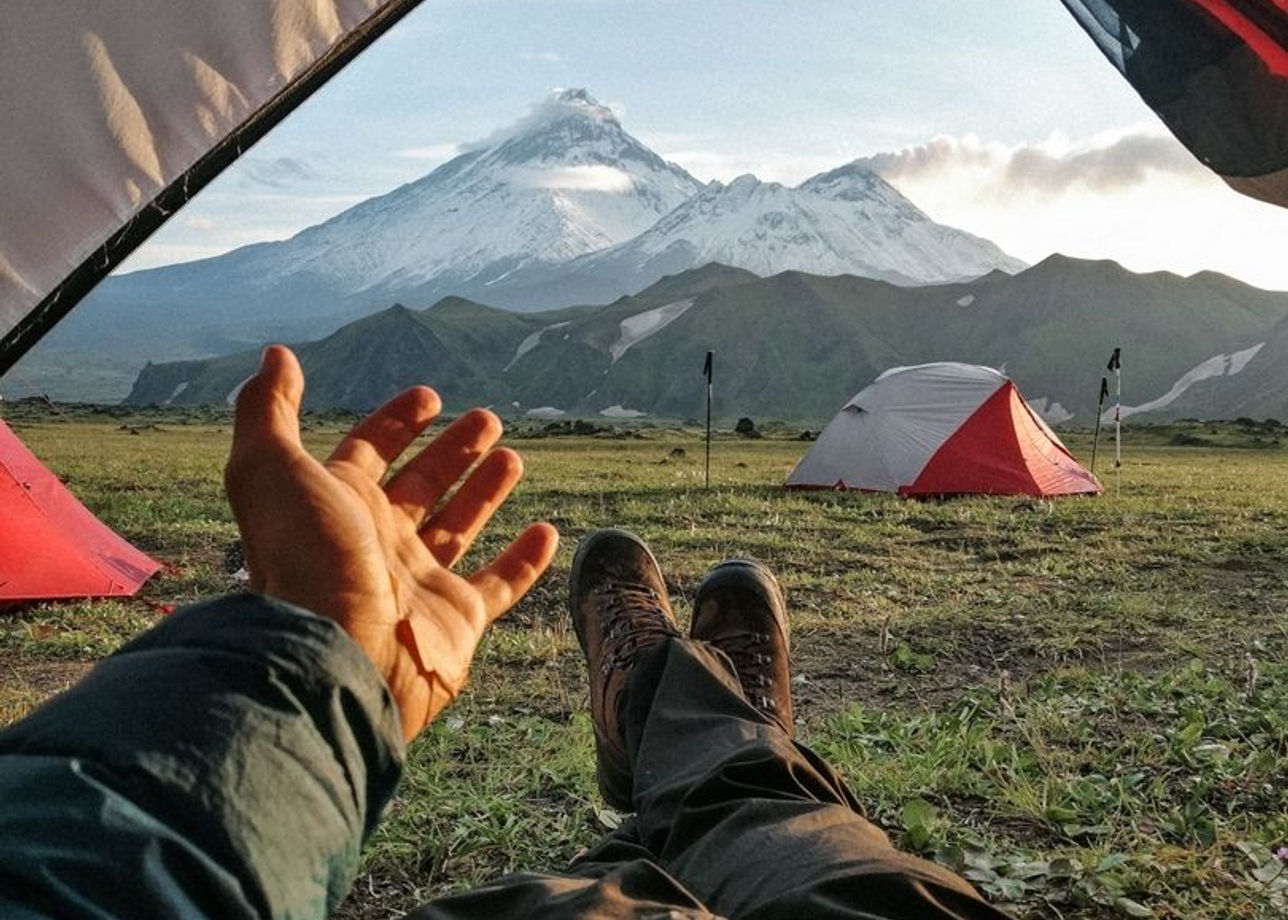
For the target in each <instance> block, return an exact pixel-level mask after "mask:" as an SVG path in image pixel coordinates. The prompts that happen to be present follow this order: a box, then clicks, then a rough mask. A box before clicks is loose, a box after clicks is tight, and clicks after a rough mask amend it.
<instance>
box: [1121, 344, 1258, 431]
mask: <svg viewBox="0 0 1288 920" xmlns="http://www.w3.org/2000/svg"><path fill="white" fill-rule="evenodd" d="M1265 344H1266V343H1265V342H1258V343H1257V344H1256V345H1253V346H1252V347H1251V348H1245V349H1244V350H1243V351H1236V352H1234V353H1233V354H1228V355H1213V356H1212V357H1210V358H1208V359H1207V360H1206V361H1204V362H1202V363H1201V364H1199V365H1197V366H1195V367H1192V368H1190V369H1189V370H1188V371H1186V372H1185V373H1184V374H1182V375H1181V378H1180V379H1179V380H1177V381H1176V382H1175V383H1174V384H1172V388H1171V389H1170V390H1168V391H1167V392H1166V393H1164V394H1163V395H1162V396H1160V397H1158V399H1151V400H1150V401H1149V402H1147V403H1141V404H1140V405H1139V406H1123V407H1122V417H1123V418H1126V417H1127V416H1129V415H1137V414H1139V413H1141V412H1151V411H1153V410H1155V409H1162V408H1163V407H1164V406H1167V405H1170V404H1171V403H1174V402H1175V401H1176V400H1177V399H1178V398H1179V397H1180V395H1181V394H1182V393H1184V392H1185V391H1186V390H1188V389H1189V388H1190V387H1192V386H1194V384H1196V383H1198V382H1199V381H1201V380H1210V379H1211V378H1213V377H1233V376H1234V375H1235V374H1237V373H1239V372H1240V371H1242V370H1243V369H1244V368H1245V367H1247V366H1248V362H1249V361H1251V360H1252V359H1253V358H1255V357H1256V356H1257V352H1259V351H1261V349H1262V348H1264V347H1265ZM1102 417H1103V418H1105V419H1112V418H1113V410H1112V409H1109V410H1107V411H1106V412H1105V414H1104V416H1102Z"/></svg>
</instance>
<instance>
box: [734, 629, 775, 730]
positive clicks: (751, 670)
mask: <svg viewBox="0 0 1288 920" xmlns="http://www.w3.org/2000/svg"><path fill="white" fill-rule="evenodd" d="M770 639H771V637H770V635H769V634H768V633H763V632H757V631H754V630H739V631H736V632H730V633H726V634H725V635H723V636H721V637H720V650H721V651H722V652H724V653H725V654H726V655H728V656H729V660H730V661H732V662H733V666H734V668H735V669H736V670H737V671H738V678H739V681H740V682H741V684H742V687H743V692H744V693H746V694H747V696H748V697H753V698H752V699H750V700H749V702H750V703H752V704H753V705H755V706H756V707H757V708H758V709H760V710H761V711H762V712H765V711H769V712H777V711H778V703H777V702H776V701H775V700H774V696H773V688H774V681H773V679H772V678H771V677H770V674H771V673H772V669H771V665H773V663H774V658H773V656H772V655H770V654H768V651H767V650H768V649H770V648H772V646H771V645H770Z"/></svg>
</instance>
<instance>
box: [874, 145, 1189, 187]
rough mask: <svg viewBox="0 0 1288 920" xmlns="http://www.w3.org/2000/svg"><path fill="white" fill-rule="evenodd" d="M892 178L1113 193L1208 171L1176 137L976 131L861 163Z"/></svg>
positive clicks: (882, 154) (890, 153) (885, 154)
mask: <svg viewBox="0 0 1288 920" xmlns="http://www.w3.org/2000/svg"><path fill="white" fill-rule="evenodd" d="M858 162H859V163H861V164H863V165H865V166H868V167H869V168H871V169H872V170H873V171H874V172H876V173H878V174H879V175H880V176H882V177H883V178H885V179H888V180H889V181H891V182H896V183H897V182H899V181H900V180H905V181H913V182H917V181H928V180H934V179H939V178H945V177H947V176H949V175H951V174H958V175H963V174H967V173H969V174H971V175H973V176H974V177H975V179H976V181H978V180H980V179H984V180H985V181H986V182H987V183H988V184H989V187H991V190H992V191H993V192H994V193H996V194H1012V195H1013V194H1015V193H1028V194H1035V195H1060V194H1064V193H1067V192H1070V191H1085V192H1097V193H1112V192H1119V191H1125V190H1127V189H1130V188H1134V187H1137V186H1140V185H1143V184H1145V183H1146V182H1148V181H1150V180H1152V179H1154V178H1157V177H1174V178H1181V179H1192V180H1205V179H1206V178H1207V176H1208V173H1207V170H1206V169H1205V168H1204V167H1203V166H1202V165H1201V164H1200V163H1199V162H1198V161H1197V160H1196V159H1194V157H1193V156H1191V155H1190V154H1189V152H1188V151H1186V150H1185V148H1184V147H1182V146H1181V144H1180V143H1179V142H1178V141H1177V140H1176V139H1175V138H1173V137H1171V136H1170V135H1162V134H1155V133H1152V132H1136V133H1130V134H1123V135H1119V136H1117V137H1112V138H1106V139H1101V140H1100V141H1099V142H1094V141H1093V142H1092V143H1090V144H1088V145H1085V146H1083V147H1080V148H1073V149H1068V148H1065V147H1063V146H1062V145H1059V144H1057V143H1054V142H1052V143H1048V144H1022V145H1020V146H1017V147H1007V146H1004V145H1002V144H997V143H984V142H982V141H980V140H979V139H978V138H976V137H972V136H967V137H937V138H935V139H933V140H931V141H928V142H926V143H924V144H919V145H917V146H915V147H905V148H904V149H903V150H899V151H894V152H889V153H879V154H876V155H875V156H870V157H864V158H862V159H860V160H859V161H858Z"/></svg>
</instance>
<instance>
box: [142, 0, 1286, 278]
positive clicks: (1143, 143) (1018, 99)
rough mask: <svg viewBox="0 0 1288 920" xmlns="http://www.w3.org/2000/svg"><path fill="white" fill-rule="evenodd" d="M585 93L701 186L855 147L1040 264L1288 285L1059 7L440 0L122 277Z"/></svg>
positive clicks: (292, 122) (1272, 232) (814, 169)
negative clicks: (1118, 266)
mask: <svg viewBox="0 0 1288 920" xmlns="http://www.w3.org/2000/svg"><path fill="white" fill-rule="evenodd" d="M570 87H583V88H585V89H587V90H589V91H590V93H591V94H592V95H593V96H595V97H596V98H597V99H598V100H599V101H601V102H603V103H605V104H607V105H609V106H611V107H612V108H613V109H614V110H615V111H616V112H617V114H618V117H619V118H620V119H621V121H622V124H623V126H624V127H625V128H626V130H627V131H629V132H630V133H631V134H633V135H635V136H636V137H638V138H639V139H640V140H642V141H643V142H644V143H646V144H648V145H649V146H650V147H652V148H653V149H654V150H655V151H657V152H658V153H659V154H661V155H662V156H663V157H665V158H666V159H669V160H672V161H674V162H676V163H678V164H679V165H681V166H683V167H684V168H686V169H687V170H689V171H690V172H691V173H693V175H695V176H696V177H697V178H699V179H701V180H703V181H708V180H712V179H720V180H723V181H728V180H730V179H733V178H735V177H736V176H738V175H740V174H743V173H748V172H750V173H754V174H755V175H756V176H758V177H759V178H761V179H764V180H773V181H779V182H784V183H788V184H796V183H799V182H801V181H803V180H805V179H807V178H809V177H810V176H811V175H814V174H816V173H818V172H822V171H824V170H826V169H831V168H833V167H836V166H839V165H841V164H843V163H846V162H849V161H851V160H855V159H862V160H865V161H867V162H869V163H870V164H871V165H872V166H874V168H876V169H877V170H878V171H879V172H880V173H881V174H882V175H883V176H885V177H886V178H887V179H888V180H889V181H891V182H892V183H893V184H894V185H895V186H896V187H897V188H899V190H900V191H902V192H903V193H904V194H905V195H907V196H908V197H909V198H910V199H911V200H912V201H913V202H914V203H916V204H917V205H918V206H919V207H921V209H922V210H923V211H925V212H926V213H928V214H929V215H930V216H931V217H932V218H934V219H935V220H938V221H940V222H942V223H946V224H950V225H953V226H956V227H960V228H962V229H965V230H969V231H971V232H973V233H976V234H978V235H980V236H984V237H987V238H989V239H991V240H993V241H994V242H996V243H997V244H998V245H1000V246H1001V247H1002V248H1003V249H1005V250H1006V251H1008V252H1009V253H1011V254H1012V255H1015V256H1017V257H1019V258H1021V259H1024V260H1026V261H1028V262H1037V261H1040V260H1041V259H1043V258H1045V257H1046V256H1047V255H1049V254H1051V253H1052V252H1061V253H1065V254H1067V255H1072V256H1077V257H1082V258H1108V259H1114V260H1117V261H1118V262H1121V263H1122V264H1123V265H1125V266H1127V267H1128V268H1130V269H1132V270H1135V271H1154V270H1170V271H1174V272H1177V273H1179V274H1185V275H1188V274H1192V273H1194V272H1196V271H1201V270H1205V269H1212V270H1216V271H1220V272H1224V273H1226V274H1230V275H1233V276H1234V277H1237V278H1240V279H1242V280H1244V281H1247V282H1249V283H1252V284H1255V285H1258V286H1260V287H1267V288H1273V289H1277V290H1288V259H1284V258H1283V256H1282V253H1284V252H1285V251H1288V210H1285V209H1281V208H1276V207H1274V206H1271V205H1267V204H1263V203H1260V202H1256V201H1253V200H1251V199H1248V198H1245V197H1243V196H1241V195H1239V194H1237V193H1235V192H1233V191H1231V190H1230V189H1228V188H1227V187H1226V186H1225V185H1224V184H1223V183H1222V182H1221V181H1220V180H1219V179H1217V178H1216V177H1215V176H1213V175H1212V174H1211V173H1209V172H1208V171H1206V170H1205V169H1204V168H1203V167H1201V166H1200V165H1199V164H1198V163H1197V161H1195V160H1194V159H1193V157H1191V156H1190V155H1189V154H1188V153H1187V152H1186V151H1185V150H1184V148H1182V147H1181V146H1180V145H1179V144H1178V143H1177V142H1176V141H1174V140H1173V139H1172V138H1171V136H1170V135H1169V134H1168V133H1167V132H1166V129H1165V128H1163V126H1162V124H1161V122H1160V121H1159V120H1158V119H1157V117H1156V116H1154V114H1153V113H1152V112H1151V111H1150V110H1149V108H1148V107H1147V106H1146V105H1145V104H1144V103H1143V102H1141V101H1140V100H1139V99H1138V98H1137V96H1136V95H1135V93H1134V91H1133V90H1132V89H1131V88H1130V86H1129V85H1128V84H1127V82H1126V81H1125V80H1123V79H1122V78H1121V77H1120V76H1119V74H1118V73H1117V71H1115V70H1114V69H1113V68H1112V67H1111V66H1110V65H1109V63H1108V62H1107V61H1106V60H1105V59H1104V58H1103V57H1102V55H1101V53H1100V51H1099V50H1098V49H1097V48H1096V47H1095V45H1094V44H1093V43H1092V42H1091V41H1090V39H1088V38H1087V37H1086V36H1085V35H1084V34H1083V32H1082V31H1081V29H1080V28H1079V27H1078V26H1077V24H1076V23H1075V22H1074V20H1073V18H1072V17H1071V16H1070V15H1069V14H1068V13H1067V12H1066V11H1065V9H1064V7H1063V5H1062V4H1061V3H1060V2H1058V0H901V2H899V3H888V2H877V0H794V2H792V3H790V4H788V3H783V2H781V0H426V2H424V3H423V4H422V5H421V6H420V7H418V8H417V9H416V10H415V11H414V12H412V13H411V14H410V15H408V17H407V18H406V19H405V20H403V22H401V23H400V24H399V25H398V26H396V27H395V29H394V30H393V31H392V32H390V33H389V34H388V35H386V36H385V37H384V38H382V39H380V40H379V41H378V42H377V43H376V44H375V45H374V46H373V47H372V48H371V49H369V50H368V51H367V52H365V53H364V54H363V55H361V56H360V57H359V58H358V59H357V60H356V61H355V62H354V63H352V64H351V65H349V67H348V68H346V69H345V70H344V71H343V72H342V73H341V74H340V75H339V76H337V77H336V78H334V79H333V80H332V81H331V82H330V83H328V84H327V85H326V86H324V87H323V88H322V89H321V90H320V91H319V92H318V93H317V94H316V95H315V96H314V97H313V98H311V99H310V100H309V101H307V102H306V103H304V105H302V106H301V107H300V108H299V109H298V110H297V111H296V112H295V113H294V114H293V115H291V116H290V117H289V118H288V119H287V120H286V121H285V122H284V123H283V124H282V125H280V126H279V127H277V128H276V129H274V130H273V132H272V133H270V134H269V136H268V137H266V138H265V139H264V140H263V141H261V142H260V143H259V144H258V145H257V146H256V147H255V148H253V149H252V150H251V151H250V152H248V153H247V154H246V155H244V156H243V157H242V159H241V160H240V161H239V162H238V163H237V164H235V165H234V166H233V167H231V168H230V169H229V170H228V171H227V172H226V173H225V174H224V175H223V176H221V177H220V178H219V179H217V180H216V181H215V182H214V183H212V184H211V185H210V186H209V187H208V188H207V189H206V190H205V191H203V192H202V193H201V194H200V195H199V196H198V197H197V198H196V199H195V200H194V201H193V202H191V203H190V204H189V205H188V206H187V207H186V208H185V209H183V210H182V211H181V212H180V213H179V214H178V215H176V216H175V217H174V218H173V219H172V220H171V221H170V223H169V224H168V225H166V227H165V228H164V229H162V230H161V231H160V232H159V233H158V234H157V235H156V236H154V237H153V238H152V240H150V241H149V242H148V243H147V244H145V245H144V247H142V248H141V249H140V250H139V251H138V252H137V253H136V254H135V255H134V256H133V257H131V259H130V260H128V261H127V262H126V264H125V266H124V267H123V269H122V270H123V271H131V270H135V269H139V268H147V267H152V266H156V265H163V264H167V263H171V262H178V261H186V260H190V259H196V258H204V257H208V256H212V255H217V254H219V253H222V252H225V251H228V250H230V249H233V248H236V247H238V246H242V245H246V244H248V243H253V242H260V241H264V240H275V239H285V238H287V237H289V236H291V235H292V234H294V233H296V232H298V231H299V230H302V229H304V228H305V227H308V226H311V225H313V224H315V223H318V222H320V221H322V220H324V219H326V218H328V217H330V216H332V215H334V214H337V213H339V212H340V211H342V210H344V209H345V208H347V207H349V206H351V205H353V204H356V203H357V202H359V201H362V200H364V199H366V198H369V197H371V196H374V195H379V194H382V193H384V192H388V191H390V190H392V189H393V188H396V187H397V186H398V185H401V184H403V183H405V182H409V181H412V180H414V179H417V178H420V177H421V176H423V175H424V174H426V173H427V172H429V171H431V170H432V169H433V168H434V167H436V166H438V165H440V164H442V163H444V162H446V161H447V160H448V159H450V158H451V157H452V156H453V155H454V154H455V153H456V152H457V151H459V150H460V149H461V148H462V146H463V145H466V144H469V143H471V142H474V141H477V140H479V139H481V138H484V137H487V136H488V135H490V134H492V133H493V132H495V131H496V130H497V129H499V128H502V127H504V126H506V125H508V124H510V123H512V122H514V121H516V120H518V119H519V118H521V117H523V116H524V115H525V114H526V113H527V112H528V111H529V109H530V108H531V106H532V105H534V104H536V103H538V102H540V101H541V100H542V99H544V98H545V97H546V96H547V95H549V93H550V92H551V91H553V90H556V89H564V88H570Z"/></svg>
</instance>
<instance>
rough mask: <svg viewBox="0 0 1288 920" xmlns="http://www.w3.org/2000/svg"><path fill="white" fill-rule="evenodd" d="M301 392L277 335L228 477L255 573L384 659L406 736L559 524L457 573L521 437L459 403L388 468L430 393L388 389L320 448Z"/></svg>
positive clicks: (296, 369)
mask: <svg viewBox="0 0 1288 920" xmlns="http://www.w3.org/2000/svg"><path fill="white" fill-rule="evenodd" d="M303 394H304V374H303V372H302V371H301V370H300V365H299V362H298V361H297V360H296V358H295V355H294V354H292V353H291V351H290V350H289V349H287V348H283V347H282V346H272V347H270V348H268V349H267V350H266V351H265V352H264V358H263V363H262V365H261V367H260V369H259V372H258V373H257V374H256V375H255V376H254V377H252V378H251V379H250V380H249V381H248V382H247V384H246V385H245V386H244V387H243V388H242V391H241V393H240V395H239V396H238V398H237V420H236V425H235V428H234V431H233V447H232V455H231V456H230V457H229V460H228V467H227V469H226V470H225V474H224V480H225V485H226V488H227V491H228V500H229V502H230V504H231V505H232V509H233V514H234V516H235V517H236V519H237V526H238V528H239V529H240V530H241V534H242V542H243V544H244V547H245V552H246V562H247V566H248V568H249V569H250V579H251V582H250V583H251V588H252V589H253V590H255V591H257V592H260V593H262V594H265V595H267V596H269V597H275V598H279V599H281V600H284V601H289V602H290V603H293V604H298V605H299V606H301V607H305V608H307V609H309V610H312V611H314V612H315V613H319V614H322V615H323V616H327V617H330V618H331V619H333V620H335V621H336V622H337V623H339V624H340V626H342V627H343V628H344V630H345V631H346V632H347V633H348V634H349V635H350V636H351V637H352V638H353V639H354V641H356V642H357V643H358V645H360V646H361V647H362V649H363V651H365V652H366V653H367V655H368V657H370V658H371V660H372V662H374V663H375V665H376V668H377V669H378V670H379V671H380V673H381V674H382V675H384V678H385V680H386V682H387V683H388V685H389V689H390V691H391V692H392V693H393V696H394V699H395V700H397V702H398V706H399V708H400V711H401V713H402V725H403V732H404V734H405V735H406V737H407V738H408V739H410V738H412V737H414V736H415V735H416V734H417V732H419V731H420V730H421V729H422V728H424V727H425V726H426V725H428V724H429V723H430V721H432V720H433V718H434V717H435V716H436V715H437V714H438V712H439V711H440V710H442V708H443V707H444V706H446V705H447V704H448V703H449V702H451V700H452V699H453V698H455V696H456V694H457V693H459V692H460V690H461V688H462V687H463V686H464V685H465V679H466V675H467V674H468V672H469V666H470V660H471V659H472V658H473V656H474V650H475V648H476V647H477V645H478V643H479V640H480V639H481V638H482V636H483V632H484V630H485V629H486V628H487V626H488V624H490V623H491V622H492V621H493V620H495V619H496V618H497V617H499V616H500V615H501V614H503V613H505V611H506V610H508V609H509V608H510V607H511V606H512V605H513V604H514V603H515V602H516V601H518V599H519V598H520V597H522V596H523V594H524V593H525V592H526V591H527V590H528V589H529V588H530V587H531V586H532V584H533V582H535V581H536V580H537V578H538V577H539V576H540V575H541V573H542V572H543V571H544V570H545V568H546V566H548V565H549V564H550V560H551V558H552V557H553V556H554V552H555V548H556V546H557V545H558V542H559V536H558V533H557V532H556V531H555V529H554V528H553V527H552V526H550V525H549V524H533V525H531V526H530V527H528V528H527V529H526V530H525V531H524V532H523V533H521V534H520V535H519V536H518V538H516V539H515V540H514V542H513V543H511V544H510V545H509V546H508V547H507V548H506V549H505V550H504V551H502V552H501V553H500V555H498V556H497V557H496V558H495V559H493V560H492V561H491V562H490V563H489V564H488V565H486V566H484V567H483V568H481V569H479V570H478V571H476V572H474V573H473V574H471V575H469V576H468V577H463V576H461V575H457V574H456V573H454V572H453V571H452V566H453V565H455V564H456V563H457V562H458V561H459V560H460V558H461V557H462V556H463V555H464V554H465V551H466V550H467V549H468V548H469V546H470V544H471V543H472V542H473V541H474V538H475V537H476V536H477V535H478V533H479V531H480V530H482V529H483V526H484V525H485V524H486V523H487V521H488V519H489V518H491V516H492V514H493V512H495V511H496V509H497V508H498V507H500V505H501V503H502V502H504V501H505V498H506V496H507V495H509V494H510V490H511V489H513V488H514V486H515V484H516V483H517V482H518V481H519V479H520V477H521V476H522V475H523V462H522V460H521V459H520V458H519V455H518V454H517V453H515V452H514V451H512V450H509V449H506V448H499V449H497V450H491V448H492V447H493V445H494V444H495V443H496V441H497V439H498V438H499V437H500V435H501V423H500V420H499V419H497V417H496V416H495V415H493V414H492V413H491V412H488V411H486V410H483V409H475V410H472V411H471V412H468V413H466V414H465V415H462V416H461V417H460V418H458V419H457V420H456V421H454V422H453V423H452V424H450V425H448V426H447V427H446V428H444V429H443V431H442V432H440V433H439V434H438V436H437V437H436V438H434V440H433V441H431V442H430V443H429V445H428V446H426V447H425V448H424V449H423V450H422V451H421V452H420V453H418V454H416V456H414V457H413V458H412V459H411V460H409V461H408V462H407V463H406V464H405V465H404V466H403V467H402V468H401V469H400V470H399V471H398V473H397V474H395V475H394V476H392V477H391V478H389V480H388V481H387V482H383V484H382V480H384V477H385V474H386V472H387V471H388V469H389V466H390V464H391V463H393V462H394V461H395V460H396V459H397V458H398V457H399V455H401V454H402V452H403V451H404V450H406V449H407V447H408V446H410V445H411V443H412V442H413V441H415V439H416V438H417V436H418V435H420V433H421V432H422V431H423V430H424V429H425V428H426V427H427V426H428V425H429V423H430V422H431V421H433V419H434V418H435V416H437V415H438V410H439V408H440V402H439V399H438V395H437V394H436V393H435V392H434V391H433V390H431V389H429V388H428V387H414V388H412V389H410V390H407V391H405V392H404V393H401V394H400V395H398V396H396V397H394V398H393V399H391V400H390V401H389V402H387V403H386V404H385V405H383V406H381V407H380V408H379V409H377V410H376V411H375V412H373V413H372V414H371V415H369V416H368V417H367V418H366V419H364V420H363V421H362V422H361V423H359V424H358V426H357V427H355V428H354V429H353V431H351V432H350V433H349V435H348V436H347V437H346V438H345V439H344V440H343V441H341V442H340V445H339V446H338V447H336V449H335V450H334V451H333V452H332V454H331V456H330V457H329V458H328V459H327V460H326V462H325V463H321V462H319V461H317V460H315V459H314V458H313V457H312V456H310V455H309V454H308V453H307V452H306V451H305V450H304V448H303V446H302V445H301V443H300V426H299V411H300V400H301V397H302V396H303ZM489 451H491V452H490V453H489ZM485 454H486V456H484V455H485ZM480 457H482V458H483V459H482V461H481V462H479V463H478V465H477V466H475V467H474V470H473V472H470V473H469V475H468V476H467V477H466V478H465V480H464V482H462V483H461V486H460V488H459V489H457V490H456V492H455V494H454V495H452V496H451V498H449V499H446V500H444V499H445V497H446V495H447V493H448V491H449V490H450V489H451V487H452V485H453V484H454V483H456V481H457V480H459V479H460V478H461V477H462V476H464V475H465V474H466V472H467V471H468V470H469V469H470V467H471V466H474V464H475V462H476V461H478V460H479V458H480Z"/></svg>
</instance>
